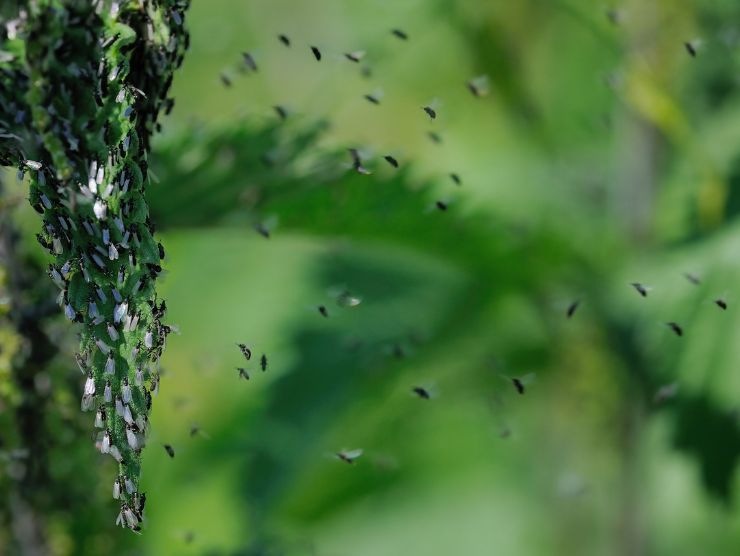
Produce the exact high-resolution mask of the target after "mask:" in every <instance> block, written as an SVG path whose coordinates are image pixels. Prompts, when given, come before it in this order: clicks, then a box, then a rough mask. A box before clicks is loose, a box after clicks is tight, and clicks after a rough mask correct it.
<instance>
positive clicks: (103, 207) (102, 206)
mask: <svg viewBox="0 0 740 556" xmlns="http://www.w3.org/2000/svg"><path fill="white" fill-rule="evenodd" d="M93 212H94V213H95V218H97V219H98V220H105V217H106V214H107V213H108V205H107V204H106V203H105V201H103V200H101V199H97V200H96V201H95V204H94V205H93Z"/></svg>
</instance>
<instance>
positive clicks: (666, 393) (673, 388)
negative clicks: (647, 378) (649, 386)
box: [653, 382, 678, 405]
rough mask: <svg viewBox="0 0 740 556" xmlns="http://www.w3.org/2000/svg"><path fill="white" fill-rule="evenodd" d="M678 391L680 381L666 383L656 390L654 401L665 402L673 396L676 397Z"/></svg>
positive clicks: (655, 402)
mask: <svg viewBox="0 0 740 556" xmlns="http://www.w3.org/2000/svg"><path fill="white" fill-rule="evenodd" d="M677 393H678V383H677V382H671V383H670V384H665V385H663V386H661V387H660V388H658V391H657V392H655V396H653V403H654V404H656V405H660V404H662V403H665V402H666V401H668V400H670V399H671V398H674V397H675V396H676V394H677Z"/></svg>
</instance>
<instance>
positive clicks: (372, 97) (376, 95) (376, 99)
mask: <svg viewBox="0 0 740 556" xmlns="http://www.w3.org/2000/svg"><path fill="white" fill-rule="evenodd" d="M363 97H364V99H365V100H366V101H368V102H369V103H370V104H374V105H376V106H377V105H379V104H380V99H381V97H382V94H381V93H380V92H379V91H374V92H372V93H368V94H366V95H363Z"/></svg>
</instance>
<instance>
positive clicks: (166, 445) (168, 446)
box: [162, 444, 175, 458]
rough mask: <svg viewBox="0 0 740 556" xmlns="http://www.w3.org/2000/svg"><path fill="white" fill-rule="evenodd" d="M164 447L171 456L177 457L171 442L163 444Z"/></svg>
mask: <svg viewBox="0 0 740 556" xmlns="http://www.w3.org/2000/svg"><path fill="white" fill-rule="evenodd" d="M162 447H163V448H164V449H165V451H166V452H167V455H168V456H170V457H171V458H174V457H175V449H174V448H173V447H172V446H170V445H169V444H163V445H162Z"/></svg>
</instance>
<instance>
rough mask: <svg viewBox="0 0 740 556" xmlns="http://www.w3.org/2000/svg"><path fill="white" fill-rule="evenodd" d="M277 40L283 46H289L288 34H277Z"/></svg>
mask: <svg viewBox="0 0 740 556" xmlns="http://www.w3.org/2000/svg"><path fill="white" fill-rule="evenodd" d="M278 40H279V41H280V42H281V43H283V44H284V45H285V46H290V38H289V37H288V35H278Z"/></svg>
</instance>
